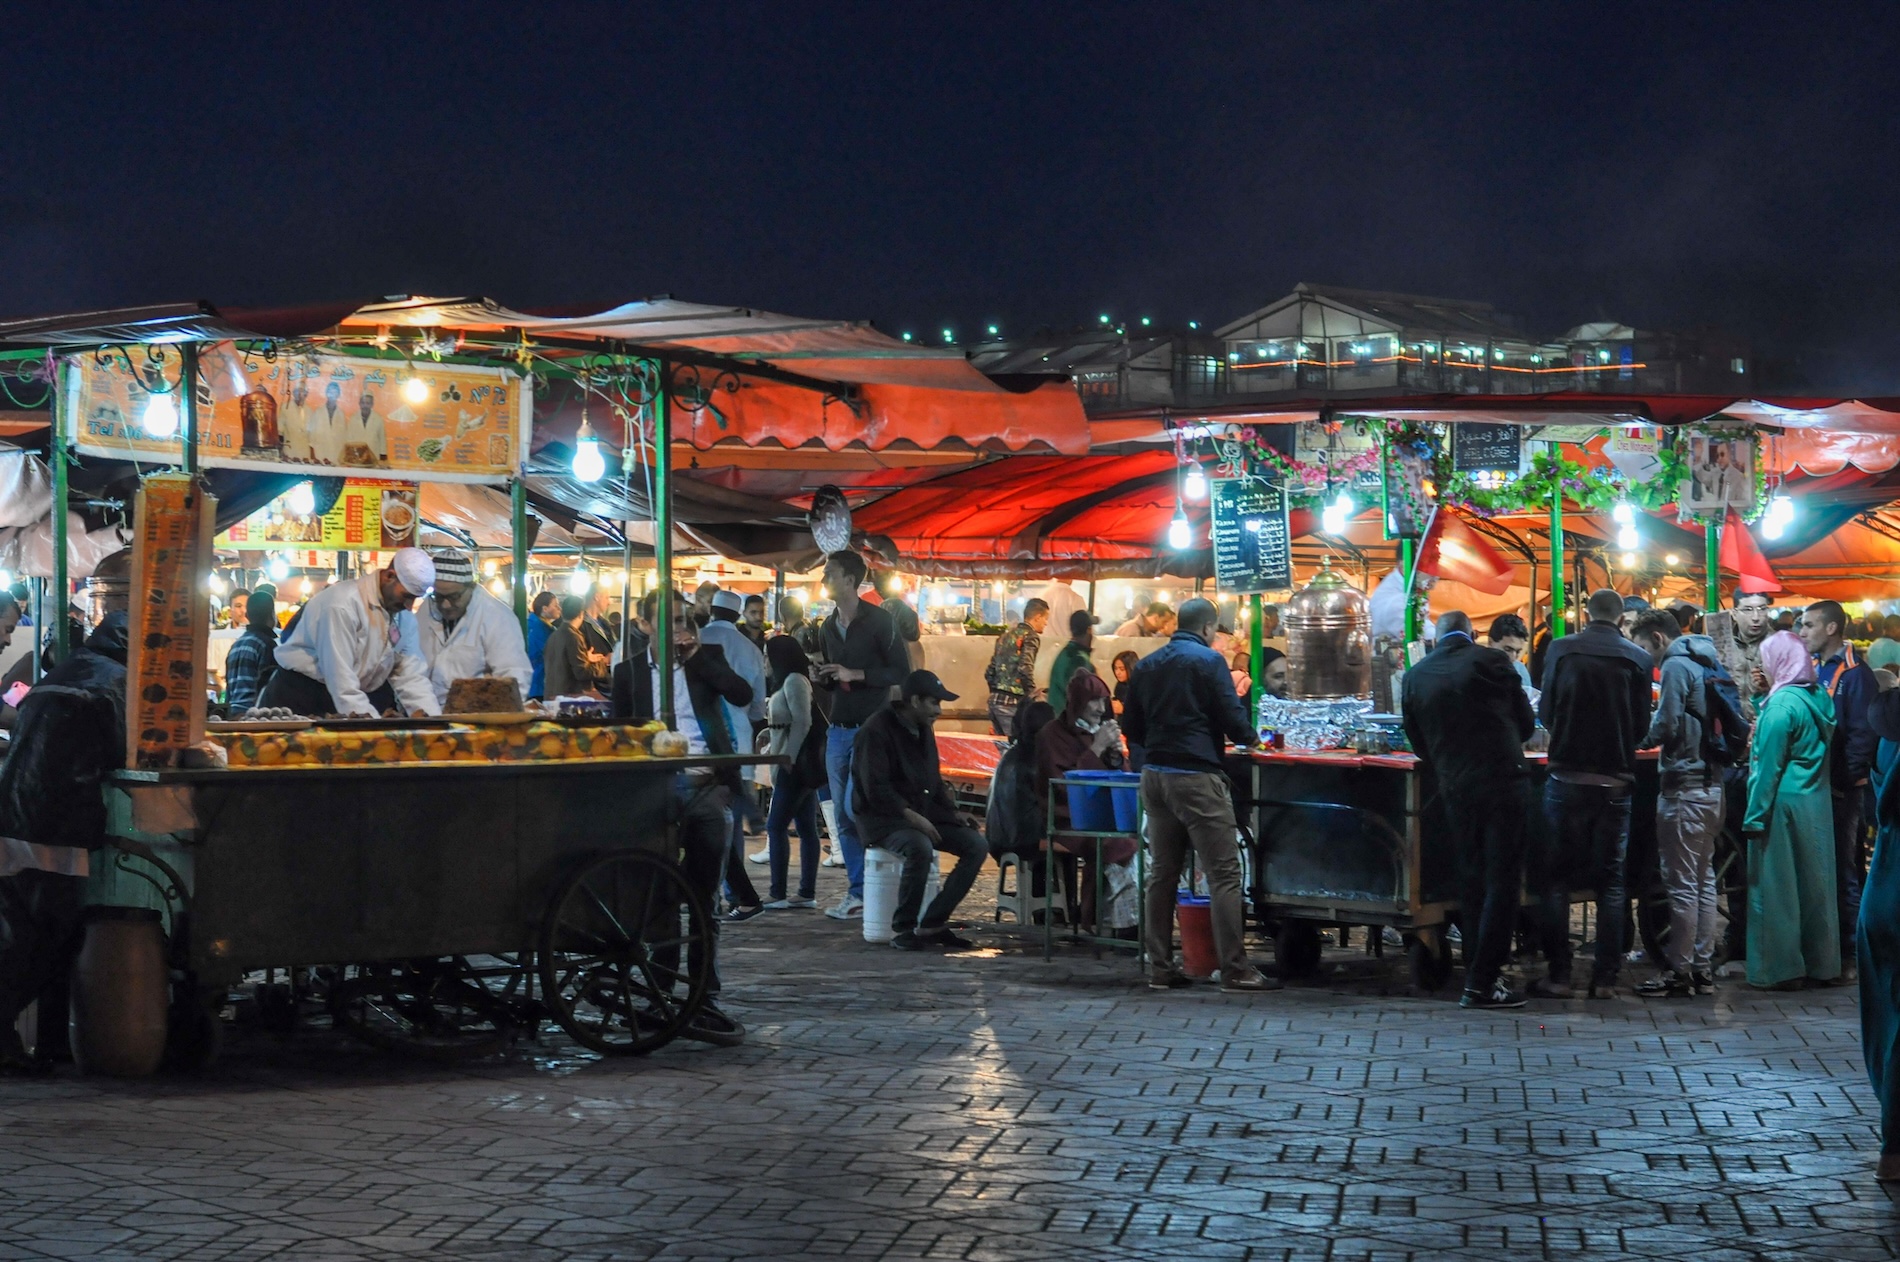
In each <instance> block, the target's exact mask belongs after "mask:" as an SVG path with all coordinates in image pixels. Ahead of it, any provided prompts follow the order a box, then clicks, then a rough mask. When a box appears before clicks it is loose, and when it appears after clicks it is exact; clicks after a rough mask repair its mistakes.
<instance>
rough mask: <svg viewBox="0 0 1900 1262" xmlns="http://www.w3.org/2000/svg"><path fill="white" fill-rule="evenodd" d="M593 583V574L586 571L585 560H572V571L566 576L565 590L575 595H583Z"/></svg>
mask: <svg viewBox="0 0 1900 1262" xmlns="http://www.w3.org/2000/svg"><path fill="white" fill-rule="evenodd" d="M593 585H594V576H593V575H592V574H590V573H588V572H587V562H585V561H576V562H574V571H573V573H571V574H569V575H568V576H567V590H568V592H569V593H570V594H572V595H575V596H585V595H586V594H587V590H588V588H590V587H592V586H593Z"/></svg>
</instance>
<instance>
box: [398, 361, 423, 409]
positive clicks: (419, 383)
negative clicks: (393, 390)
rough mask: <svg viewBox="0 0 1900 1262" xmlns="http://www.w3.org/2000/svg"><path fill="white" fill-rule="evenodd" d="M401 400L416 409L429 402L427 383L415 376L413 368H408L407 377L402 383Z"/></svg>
mask: <svg viewBox="0 0 1900 1262" xmlns="http://www.w3.org/2000/svg"><path fill="white" fill-rule="evenodd" d="M402 398H403V402H405V403H413V404H416V405H417V406H418V407H420V406H421V405H422V404H424V403H427V402H428V401H429V383H428V382H426V381H424V380H423V379H422V378H421V377H419V376H417V375H416V370H415V368H414V366H411V367H410V369H409V376H408V377H407V378H406V379H405V380H404V381H403V383H402Z"/></svg>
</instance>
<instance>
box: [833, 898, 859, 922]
mask: <svg viewBox="0 0 1900 1262" xmlns="http://www.w3.org/2000/svg"><path fill="white" fill-rule="evenodd" d="M825 915H827V916H829V917H831V918H832V919H833V920H850V919H853V918H854V917H859V916H862V915H864V900H863V899H861V898H856V897H853V896H852V895H850V894H846V895H845V896H844V897H843V898H841V899H839V900H838V905H837V906H836V907H827V908H825Z"/></svg>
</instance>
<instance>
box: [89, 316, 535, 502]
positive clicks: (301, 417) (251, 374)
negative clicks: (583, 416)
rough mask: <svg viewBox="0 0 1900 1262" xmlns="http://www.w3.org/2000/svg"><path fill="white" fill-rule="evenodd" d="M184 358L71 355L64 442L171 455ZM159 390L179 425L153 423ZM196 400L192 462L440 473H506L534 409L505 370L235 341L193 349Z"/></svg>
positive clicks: (474, 478)
mask: <svg viewBox="0 0 1900 1262" xmlns="http://www.w3.org/2000/svg"><path fill="white" fill-rule="evenodd" d="M154 355H155V356H156V358H154ZM181 367H182V362H181V359H180V352H179V351H178V349H177V348H175V347H143V346H128V347H123V348H118V347H114V348H111V349H109V350H104V351H100V352H96V353H87V354H83V355H75V356H72V357H70V358H68V359H67V360H66V361H65V364H64V368H63V371H64V373H65V378H64V381H63V389H62V392H61V398H60V404H61V411H62V416H63V421H64V424H65V426H66V434H67V436H68V438H69V439H70V440H71V441H72V443H73V445H74V446H75V447H77V448H78V449H79V450H80V451H81V452H83V453H85V454H87V455H91V456H104V457H106V458H108V459H114V460H133V461H137V462H139V463H141V464H178V463H180V461H181V457H182V451H181V448H182V445H183V441H184V439H183V433H184V427H185V422H184V407H183V400H182V398H180V397H179V395H178V393H177V391H178V382H179V373H180V369H181ZM154 399H158V400H159V404H158V407H159V411H160V413H161V415H163V414H166V413H169V414H170V420H171V423H172V424H175V426H176V432H175V433H172V434H169V435H166V436H162V437H161V436H157V435H154V434H153V433H152V432H151V429H150V428H149V425H150V422H151V420H152V419H153V418H152V417H151V414H150V409H151V408H152V405H153V401H154ZM197 404H198V463H199V466H200V467H201V468H222V469H253V470H268V471H273V472H308V473H310V474H313V475H323V474H326V473H328V474H329V476H341V475H343V474H345V473H347V472H348V471H349V470H353V469H360V470H363V471H365V472H367V473H371V474H372V475H373V474H383V475H385V476H388V475H396V476H400V477H403V478H411V479H416V480H418V481H437V482H503V481H506V480H508V479H509V478H511V477H513V476H515V474H516V473H518V472H519V471H520V469H521V467H522V466H523V465H524V464H525V463H526V461H527V455H528V437H529V429H530V425H531V421H532V417H533V415H534V405H533V397H532V391H531V388H530V387H529V384H528V383H527V382H525V381H524V380H523V379H522V378H521V377H520V375H519V374H517V373H515V372H514V371H513V370H512V369H508V368H486V367H473V366H469V365H464V364H437V363H432V362H429V361H426V360H425V361H422V362H420V363H415V364H410V363H407V362H405V361H400V360H387V359H370V358H365V357H361V356H355V355H342V354H329V353H319V354H306V355H295V354H288V353H281V352H280V353H279V354H277V355H276V356H275V357H274V358H267V357H265V356H264V355H262V354H258V353H254V352H249V351H245V350H242V349H240V348H239V347H237V346H236V345H235V344H233V343H230V342H219V343H216V344H214V345H210V346H206V347H205V348H203V350H202V351H201V352H200V355H199V369H198V389H197ZM168 405H169V406H168ZM170 427H171V426H170V425H166V426H164V427H163V428H170Z"/></svg>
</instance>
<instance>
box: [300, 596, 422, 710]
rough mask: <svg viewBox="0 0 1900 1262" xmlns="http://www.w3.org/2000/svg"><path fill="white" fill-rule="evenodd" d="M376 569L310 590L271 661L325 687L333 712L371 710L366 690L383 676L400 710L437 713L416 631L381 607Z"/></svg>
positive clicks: (378, 683)
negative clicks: (311, 593)
mask: <svg viewBox="0 0 1900 1262" xmlns="http://www.w3.org/2000/svg"><path fill="white" fill-rule="evenodd" d="M380 574H381V571H380V570H371V571H369V573H367V574H363V575H361V576H359V577H357V578H353V579H351V580H350V581H349V582H347V583H332V584H330V585H329V586H328V587H326V588H324V589H323V590H322V591H320V592H318V593H317V594H316V595H314V596H312V597H311V598H310V600H309V603H307V604H306V605H304V607H303V617H302V618H300V619H298V621H297V626H296V629H295V630H293V631H292V632H291V633H290V634H289V635H288V636H286V637H285V638H284V639H282V640H280V641H279V642H278V644H277V654H276V656H277V664H278V665H279V666H281V667H282V668H283V669H285V670H294V671H296V672H297V673H298V674H300V675H307V676H309V677H310V678H311V679H315V680H317V681H318V682H320V683H322V684H323V685H324V686H325V687H327V688H329V690H330V699H331V700H332V701H334V702H335V703H336V712H337V713H338V714H375V713H376V709H375V707H374V706H372V705H370V703H369V693H370V691H371V690H372V689H374V688H379V687H381V686H382V685H383V684H384V683H385V682H387V683H388V684H389V685H390V686H391V687H392V688H393V689H395V693H396V700H397V701H398V702H399V703H400V704H401V706H402V709H403V711H404V712H405V713H407V712H410V711H414V710H420V711H422V713H424V714H440V713H442V706H441V703H440V702H438V701H437V700H436V697H435V689H434V688H433V687H431V686H430V683H429V668H428V665H427V664H426V663H425V662H424V661H423V660H422V659H421V658H420V657H419V656H417V655H416V653H415V651H414V647H413V645H414V637H415V635H416V633H415V632H414V631H413V630H411V631H409V632H407V633H405V632H404V630H403V626H402V623H403V621H406V619H401V618H391V617H390V615H389V612H388V611H387V610H386V609H384V608H383V603H382V592H381V588H380V586H379V584H378V581H377V580H378V576H379V575H380ZM405 634H407V635H408V636H409V637H410V644H408V645H404V644H403V643H402V641H403V639H404V636H405Z"/></svg>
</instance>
